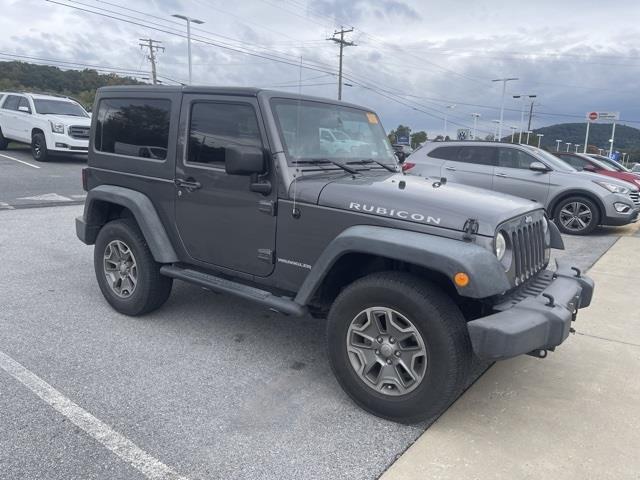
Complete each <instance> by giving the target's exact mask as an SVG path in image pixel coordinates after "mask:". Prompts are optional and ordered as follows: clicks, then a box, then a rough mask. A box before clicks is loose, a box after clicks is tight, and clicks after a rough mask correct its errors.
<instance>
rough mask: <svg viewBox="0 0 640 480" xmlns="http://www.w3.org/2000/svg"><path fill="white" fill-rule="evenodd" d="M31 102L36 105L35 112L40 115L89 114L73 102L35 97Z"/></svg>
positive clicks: (86, 115) (79, 115) (76, 115)
mask: <svg viewBox="0 0 640 480" xmlns="http://www.w3.org/2000/svg"><path fill="white" fill-rule="evenodd" d="M33 103H34V105H35V107H36V112H38V113H40V114H42V115H71V116H74V117H88V116H89V115H88V114H87V112H85V111H84V108H82V107H81V106H80V105H78V104H77V103H74V102H69V101H65V100H44V99H37V98H36V99H34V100H33Z"/></svg>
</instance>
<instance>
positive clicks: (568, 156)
mask: <svg viewBox="0 0 640 480" xmlns="http://www.w3.org/2000/svg"><path fill="white" fill-rule="evenodd" d="M553 154H554V155H555V156H556V157H558V158H560V159H561V160H564V161H565V162H566V163H568V164H569V165H571V166H572V167H573V168H575V169H576V170H579V171H580V170H584V171H586V172H592V173H599V174H600V175H606V176H607V177H613V178H617V179H618V180H624V181H625V182H629V183H631V184H633V185H634V186H636V187H640V177H638V176H637V175H636V174H634V173H631V172H621V171H618V170H616V169H615V168H614V167H612V166H610V165H609V164H608V163H604V162H602V161H600V160H597V159H595V158H593V157H590V156H589V155H584V154H582V153H571V152H553Z"/></svg>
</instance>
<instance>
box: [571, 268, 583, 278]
mask: <svg viewBox="0 0 640 480" xmlns="http://www.w3.org/2000/svg"><path fill="white" fill-rule="evenodd" d="M571 270H573V271H574V272H576V278H580V275H581V272H580V269H579V268H578V267H571Z"/></svg>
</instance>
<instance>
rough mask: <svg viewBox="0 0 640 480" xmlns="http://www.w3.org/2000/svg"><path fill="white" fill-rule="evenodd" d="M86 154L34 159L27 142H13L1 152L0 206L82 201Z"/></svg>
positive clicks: (8, 207)
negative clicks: (82, 175) (82, 171)
mask: <svg viewBox="0 0 640 480" xmlns="http://www.w3.org/2000/svg"><path fill="white" fill-rule="evenodd" d="M86 164H87V158H86V155H85V156H73V157H68V156H61V157H53V158H51V160H50V161H48V162H36V161H35V160H34V159H33V157H32V156H31V151H30V149H29V146H27V145H18V144H15V143H12V144H10V145H9V148H8V149H7V150H2V151H0V172H2V179H1V180H0V209H12V208H28V207H38V206H47V205H65V204H73V203H81V202H82V201H83V199H84V197H85V192H83V191H82V178H81V170H82V168H83V167H84V166H86Z"/></svg>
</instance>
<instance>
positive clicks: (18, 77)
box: [0, 62, 141, 107]
mask: <svg viewBox="0 0 640 480" xmlns="http://www.w3.org/2000/svg"><path fill="white" fill-rule="evenodd" d="M139 83H141V82H138V81H137V80H135V79H133V78H128V77H120V76H118V75H115V74H108V75H103V74H100V73H98V72H96V71H95V70H88V69H87V70H82V71H78V70H61V69H59V68H57V67H50V66H47V65H35V64H32V63H25V62H0V92H6V91H31V92H38V93H56V94H60V95H67V96H69V97H73V98H75V99H76V100H78V101H80V103H82V104H83V105H85V106H86V107H90V106H91V104H92V103H93V98H94V97H95V94H96V89H97V88H99V87H104V86H107V85H134V84H139Z"/></svg>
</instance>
